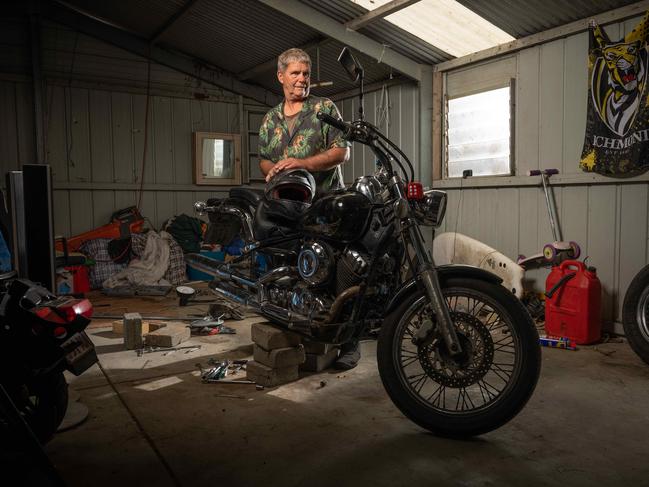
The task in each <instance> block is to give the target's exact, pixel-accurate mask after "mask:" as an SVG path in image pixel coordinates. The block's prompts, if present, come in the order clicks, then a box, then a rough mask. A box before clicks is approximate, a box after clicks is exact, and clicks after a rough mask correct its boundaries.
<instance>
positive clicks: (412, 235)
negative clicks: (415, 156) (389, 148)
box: [391, 176, 462, 355]
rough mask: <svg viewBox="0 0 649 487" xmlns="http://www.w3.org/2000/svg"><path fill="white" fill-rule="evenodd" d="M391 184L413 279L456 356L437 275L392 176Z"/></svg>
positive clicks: (455, 342)
mask: <svg viewBox="0 0 649 487" xmlns="http://www.w3.org/2000/svg"><path fill="white" fill-rule="evenodd" d="M391 183H392V190H393V191H394V193H395V194H396V196H398V200H397V206H396V208H397V215H398V216H399V217H400V219H401V220H402V221H405V222H406V227H407V229H408V237H409V240H410V242H411V243H412V246H413V248H414V251H415V255H416V256H417V276H419V277H420V278H421V281H422V282H423V284H424V288H425V289H426V295H427V296H428V299H429V300H430V304H431V306H432V307H433V311H434V312H435V316H436V317H437V324H438V326H439V330H440V332H441V334H442V338H443V339H444V343H445V344H446V347H447V348H448V351H449V352H450V353H451V355H457V354H459V353H460V352H462V346H461V345H460V341H459V340H458V337H457V333H456V332H455V326H454V325H453V319H452V318H451V313H450V312H449V310H448V306H447V304H446V300H445V299H444V295H443V294H442V286H441V285H440V283H439V275H438V273H437V268H436V267H435V262H434V261H433V257H432V255H431V254H430V252H429V251H428V250H427V249H426V247H425V246H424V237H423V236H422V234H421V231H420V230H419V225H418V224H417V222H416V221H415V220H414V219H412V218H410V217H409V215H408V214H409V213H410V207H409V205H408V200H407V199H406V197H405V195H404V194H403V191H402V189H401V181H400V180H399V178H398V177H396V176H395V177H393V178H392V181H391Z"/></svg>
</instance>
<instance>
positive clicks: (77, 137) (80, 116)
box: [66, 88, 92, 182]
mask: <svg viewBox="0 0 649 487" xmlns="http://www.w3.org/2000/svg"><path fill="white" fill-rule="evenodd" d="M66 104H67V106H68V107H69V109H68V118H67V122H68V124H69V125H68V127H69V128H68V133H69V137H70V139H69V148H68V151H69V153H70V160H69V163H68V166H69V169H68V174H69V178H70V179H69V180H70V181H74V182H85V181H90V180H91V168H92V160H91V157H90V122H89V119H90V116H89V113H88V112H89V110H88V90H85V89H79V88H70V89H67V90H66Z"/></svg>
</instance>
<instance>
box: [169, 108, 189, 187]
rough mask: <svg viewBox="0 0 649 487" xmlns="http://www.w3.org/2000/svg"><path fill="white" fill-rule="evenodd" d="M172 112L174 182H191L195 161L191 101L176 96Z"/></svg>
mask: <svg viewBox="0 0 649 487" xmlns="http://www.w3.org/2000/svg"><path fill="white" fill-rule="evenodd" d="M172 113H173V119H172V127H171V128H172V130H173V157H174V161H173V162H174V175H173V176H174V182H175V183H177V184H191V182H192V168H193V166H192V164H193V163H192V125H191V106H190V101H189V100H183V99H181V98H174V99H173V112H172Z"/></svg>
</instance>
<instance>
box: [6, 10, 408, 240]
mask: <svg viewBox="0 0 649 487" xmlns="http://www.w3.org/2000/svg"><path fill="white" fill-rule="evenodd" d="M2 25H3V26H4V27H6V28H4V29H3V32H5V33H7V34H6V35H4V34H2V32H0V43H5V41H6V43H10V42H13V43H14V44H16V42H17V41H16V39H17V36H16V33H17V32H22V30H21V29H24V28H25V27H26V26H25V25H23V24H18V25H15V24H12V23H10V21H9V22H8V21H6V20H5V21H3V23H2ZM9 33H10V34H9ZM5 37H7V39H5ZM9 37H10V38H11V39H9ZM42 38H43V40H42V45H43V46H44V47H43V64H44V66H43V70H44V73H45V77H46V80H47V109H48V121H47V122H48V123H47V126H48V132H47V153H48V162H49V163H50V164H51V165H52V168H53V173H54V188H55V191H54V209H55V211H54V214H55V231H56V233H57V234H61V235H66V236H70V235H75V234H78V233H80V232H83V231H86V230H89V229H91V228H94V227H97V226H99V225H103V224H105V223H107V221H108V219H109V217H110V215H111V214H112V213H113V212H114V211H115V210H116V209H120V208H124V207H127V206H130V205H134V204H136V198H137V190H138V188H139V181H140V172H141V170H142V160H143V153H144V137H145V113H146V110H145V107H146V95H145V93H146V92H145V87H146V79H147V78H146V77H147V62H146V60H144V59H142V58H140V57H138V56H136V55H133V54H130V53H128V52H125V51H123V50H121V49H118V48H115V47H113V46H110V45H107V44H105V43H102V42H99V41H96V40H94V39H92V38H90V37H87V36H84V35H79V34H77V33H75V32H73V31H70V30H69V29H67V28H64V27H61V26H58V25H56V24H52V23H45V24H44V26H43V29H42ZM28 41H29V39H28V36H23V38H22V40H21V41H20V42H18V44H19V45H17V47H16V48H15V49H12V50H11V51H5V54H6V56H5V57H9V58H10V59H6V61H7V62H6V64H3V65H4V66H20V68H19V69H17V68H16V69H12V70H11V71H12V73H0V113H2V114H3V116H2V117H0V170H1V171H2V173H3V174H4V173H5V172H6V171H8V170H12V169H19V168H20V165H21V164H24V163H34V162H36V161H35V149H34V120H33V102H32V99H33V94H32V85H31V79H30V78H28V77H27V76H25V74H28V73H29V71H28V70H29V66H30V59H29V49H28V48H27V47H28V44H26V43H28ZM26 46H27V47H26ZM341 69H342V68H341ZM21 72H22V73H23V74H22V75H21V74H19V73H21ZM16 73H18V74H16ZM151 85H152V90H151V93H152V94H153V95H152V96H151V97H150V100H149V105H150V106H149V127H148V135H147V137H148V143H147V157H146V161H145V172H144V191H143V194H142V204H141V210H142V213H143V214H144V215H146V216H147V217H148V218H149V219H150V220H151V222H152V223H153V224H154V225H155V226H156V227H159V226H160V224H161V223H162V222H163V221H164V220H166V219H167V218H169V217H171V216H172V215H175V214H179V213H188V214H192V204H193V202H194V201H196V200H199V199H203V200H204V199H206V198H209V197H214V196H219V195H223V194H225V191H227V187H223V188H217V187H213V186H208V187H205V189H203V188H202V187H200V186H196V185H194V184H193V183H192V159H191V134H192V132H193V131H214V132H233V133H241V134H242V145H243V147H242V160H243V161H247V160H248V157H247V152H248V150H249V151H250V152H256V148H254V147H251V148H248V147H247V141H248V137H247V135H248V132H249V131H250V132H251V133H254V132H256V131H257V130H258V127H257V126H255V127H253V126H252V124H254V121H255V120H258V119H259V115H251V116H250V117H249V116H248V114H249V112H250V113H257V112H260V111H262V112H263V111H264V110H265V108H264V107H261V106H259V105H254V104H253V103H252V102H250V101H248V100H242V99H240V97H239V96H237V95H234V94H232V93H227V92H224V91H223V90H219V89H217V88H214V87H210V86H206V85H205V84H200V83H197V82H196V81H195V80H193V79H191V78H188V77H187V76H185V75H183V74H180V73H176V72H174V71H172V70H170V69H167V68H165V67H163V66H159V65H156V64H152V65H151ZM315 94H317V93H315ZM197 96H199V97H200V98H207V99H202V100H198V99H196V97H197ZM418 97H419V94H418V88H417V87H416V86H413V85H402V86H392V87H390V88H389V89H386V90H381V91H377V92H374V93H368V94H367V95H366V97H365V114H366V118H367V120H369V121H370V122H372V123H375V124H377V125H379V126H380V127H381V128H382V130H384V131H385V132H386V133H389V135H390V136H391V137H393V138H394V140H395V141H396V142H397V143H399V144H401V145H402V147H403V150H404V152H405V153H406V154H407V155H408V156H409V157H411V158H412V160H413V163H415V165H416V167H417V171H418V170H419V169H418V163H417V160H416V159H417V158H416V155H417V154H418V150H417V147H418V143H417V141H418V137H419V134H418V117H419V115H418V114H419V109H418V107H419V99H418ZM357 103H358V101H357V100H356V99H347V100H340V101H338V102H336V104H337V106H338V107H339V109H340V110H341V112H342V113H343V116H344V118H346V119H351V118H355V117H356V115H357V110H358V105H357ZM248 120H251V121H252V122H251V123H250V125H251V126H248V125H249V123H248ZM250 139H251V142H252V145H255V144H256V139H257V138H256V137H255V136H254V135H253V136H252V137H251V138H250ZM256 164H257V162H256V160H255V159H254V157H251V161H250V165H251V166H252V168H253V171H251V175H252V176H253V177H254V176H255V171H254V169H255V167H254V166H255V165H256ZM373 171H374V159H373V157H372V155H371V153H370V152H369V151H367V150H363V148H362V146H360V145H355V146H354V147H353V148H352V160H351V161H350V162H349V163H347V164H345V166H344V174H345V181H346V182H351V181H352V180H353V179H354V178H356V177H358V176H361V175H365V174H371V173H372V172H373ZM256 184H260V183H256Z"/></svg>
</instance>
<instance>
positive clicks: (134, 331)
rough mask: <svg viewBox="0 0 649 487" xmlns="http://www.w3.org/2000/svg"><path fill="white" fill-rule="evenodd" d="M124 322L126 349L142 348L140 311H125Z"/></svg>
mask: <svg viewBox="0 0 649 487" xmlns="http://www.w3.org/2000/svg"><path fill="white" fill-rule="evenodd" d="M123 323H124V325H123V326H124V346H125V347H126V350H135V349H137V348H142V316H140V313H124V321H123Z"/></svg>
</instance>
